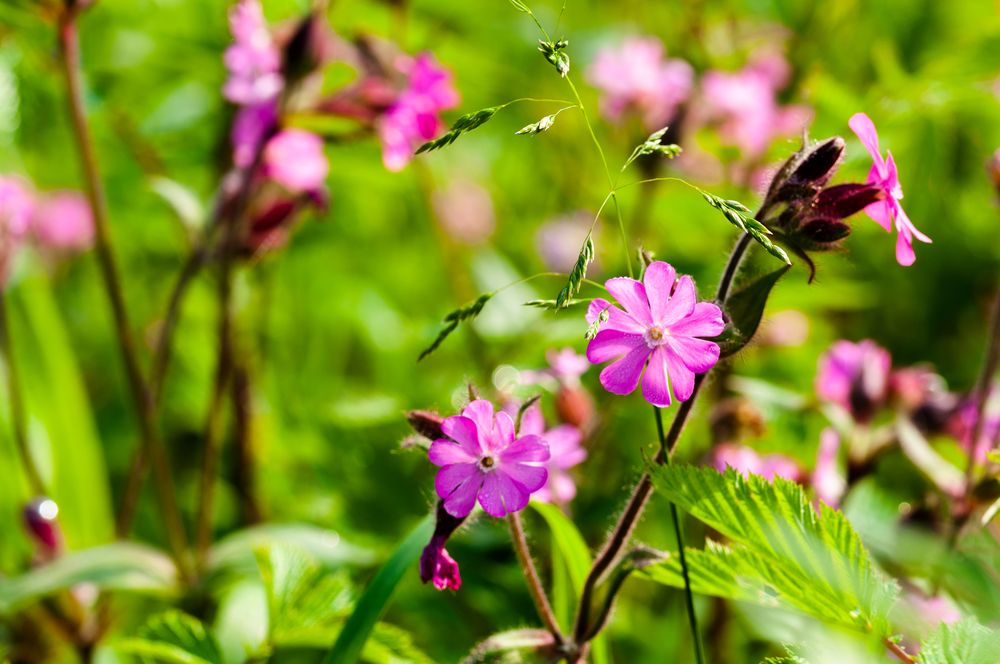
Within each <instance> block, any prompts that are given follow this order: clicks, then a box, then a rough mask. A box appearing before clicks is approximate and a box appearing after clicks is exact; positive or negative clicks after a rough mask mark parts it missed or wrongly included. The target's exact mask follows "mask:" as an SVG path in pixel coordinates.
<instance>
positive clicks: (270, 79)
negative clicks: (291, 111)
mask: <svg viewBox="0 0 1000 664" xmlns="http://www.w3.org/2000/svg"><path fill="white" fill-rule="evenodd" d="M229 28H230V30H231V31H232V34H233V38H234V40H235V41H234V43H233V44H232V45H230V46H229V48H227V49H226V53H225V56H224V60H225V63H226V68H227V69H228V70H229V78H228V79H227V80H226V83H225V85H223V87H222V94H223V95H224V96H225V97H226V99H228V100H229V101H231V102H233V103H235V104H240V105H243V106H249V105H256V104H261V103H264V102H268V101H273V100H274V99H275V98H276V97H277V96H278V93H279V92H281V88H282V86H283V85H284V82H283V80H282V78H281V52H280V51H279V50H278V47H277V45H276V44H275V42H274V39H273V38H272V36H271V32H270V30H269V29H268V25H267V21H266V20H265V18H264V10H263V9H262V8H261V5H260V2H259V1H258V0H240V2H239V3H237V4H236V5H235V6H233V8H232V9H231V10H230V12H229Z"/></svg>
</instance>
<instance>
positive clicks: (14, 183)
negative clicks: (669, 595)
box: [0, 176, 35, 286]
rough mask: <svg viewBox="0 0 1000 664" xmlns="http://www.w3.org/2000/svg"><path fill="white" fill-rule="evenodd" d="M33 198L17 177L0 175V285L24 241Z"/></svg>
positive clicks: (33, 204)
mask: <svg viewBox="0 0 1000 664" xmlns="http://www.w3.org/2000/svg"><path fill="white" fill-rule="evenodd" d="M34 207H35V200H34V195H33V194H32V191H31V187H30V186H29V185H28V183H27V182H24V181H23V180H21V179H20V178H18V177H12V176H11V177H0V286H3V284H4V283H5V282H6V281H7V272H8V270H9V269H10V263H11V261H12V260H13V258H14V255H15V254H16V253H17V250H18V248H19V247H20V246H21V243H22V242H23V241H24V236H25V235H26V234H27V232H28V228H29V225H30V223H31V215H32V213H33V211H34Z"/></svg>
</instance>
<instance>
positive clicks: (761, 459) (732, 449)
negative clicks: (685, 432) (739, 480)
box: [712, 443, 802, 482]
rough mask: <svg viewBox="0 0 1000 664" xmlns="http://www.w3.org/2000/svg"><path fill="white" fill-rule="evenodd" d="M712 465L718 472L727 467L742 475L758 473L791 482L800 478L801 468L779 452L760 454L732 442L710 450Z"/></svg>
mask: <svg viewBox="0 0 1000 664" xmlns="http://www.w3.org/2000/svg"><path fill="white" fill-rule="evenodd" d="M712 465H713V466H714V467H715V469H716V470H718V471H719V472H720V473H721V472H724V471H725V470H726V467H729V468H732V469H733V470H735V471H736V472H738V473H740V474H741V475H743V476H747V475H760V476H761V477H763V478H764V479H767V480H772V479H774V478H775V477H776V476H777V477H783V478H785V479H786V480H791V481H793V482H798V481H799V480H801V479H802V469H801V468H799V465H798V464H797V463H795V461H794V460H792V459H790V458H788V457H786V456H783V455H781V454H768V455H766V456H761V455H759V454H757V452H755V451H754V450H752V449H750V448H749V447H745V446H743V445H736V444H734V443H723V444H722V445H717V446H716V447H715V449H713V450H712Z"/></svg>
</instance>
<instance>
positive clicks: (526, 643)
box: [462, 629, 554, 664]
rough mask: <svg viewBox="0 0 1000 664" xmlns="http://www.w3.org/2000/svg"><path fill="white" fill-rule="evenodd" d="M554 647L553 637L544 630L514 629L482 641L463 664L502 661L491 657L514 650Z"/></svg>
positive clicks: (483, 663)
mask: <svg viewBox="0 0 1000 664" xmlns="http://www.w3.org/2000/svg"><path fill="white" fill-rule="evenodd" d="M552 645H554V642H553V639H552V635H551V634H549V633H548V632H547V631H545V630H544V629H512V630H509V631H507V632H500V633H498V634H494V635H493V636H491V637H489V638H488V639H486V640H485V641H482V642H480V643H479V645H477V646H476V647H475V648H473V649H472V652H470V653H469V654H468V655H467V656H466V657H465V659H463V660H462V664H480V663H482V664H485V663H486V662H497V661H500V660H499V659H498V658H496V657H491V655H497V654H499V653H504V652H510V651H513V650H526V649H528V648H531V649H538V648H546V647H549V646H552Z"/></svg>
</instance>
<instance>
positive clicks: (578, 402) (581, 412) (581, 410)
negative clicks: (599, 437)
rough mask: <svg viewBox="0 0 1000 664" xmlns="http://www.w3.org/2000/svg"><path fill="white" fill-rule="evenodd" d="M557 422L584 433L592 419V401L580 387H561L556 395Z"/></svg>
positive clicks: (587, 393) (588, 394)
mask: <svg viewBox="0 0 1000 664" xmlns="http://www.w3.org/2000/svg"><path fill="white" fill-rule="evenodd" d="M556 413H557V414H558V415H559V420H560V421H561V422H563V423H565V424H572V425H573V426H575V427H576V428H578V429H580V430H582V431H586V430H588V429H589V428H590V425H591V422H592V421H593V419H594V400H593V399H592V398H591V396H590V393H589V392H587V391H586V390H585V389H583V388H582V387H569V386H567V387H563V388H562V389H560V390H559V392H558V393H556Z"/></svg>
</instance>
